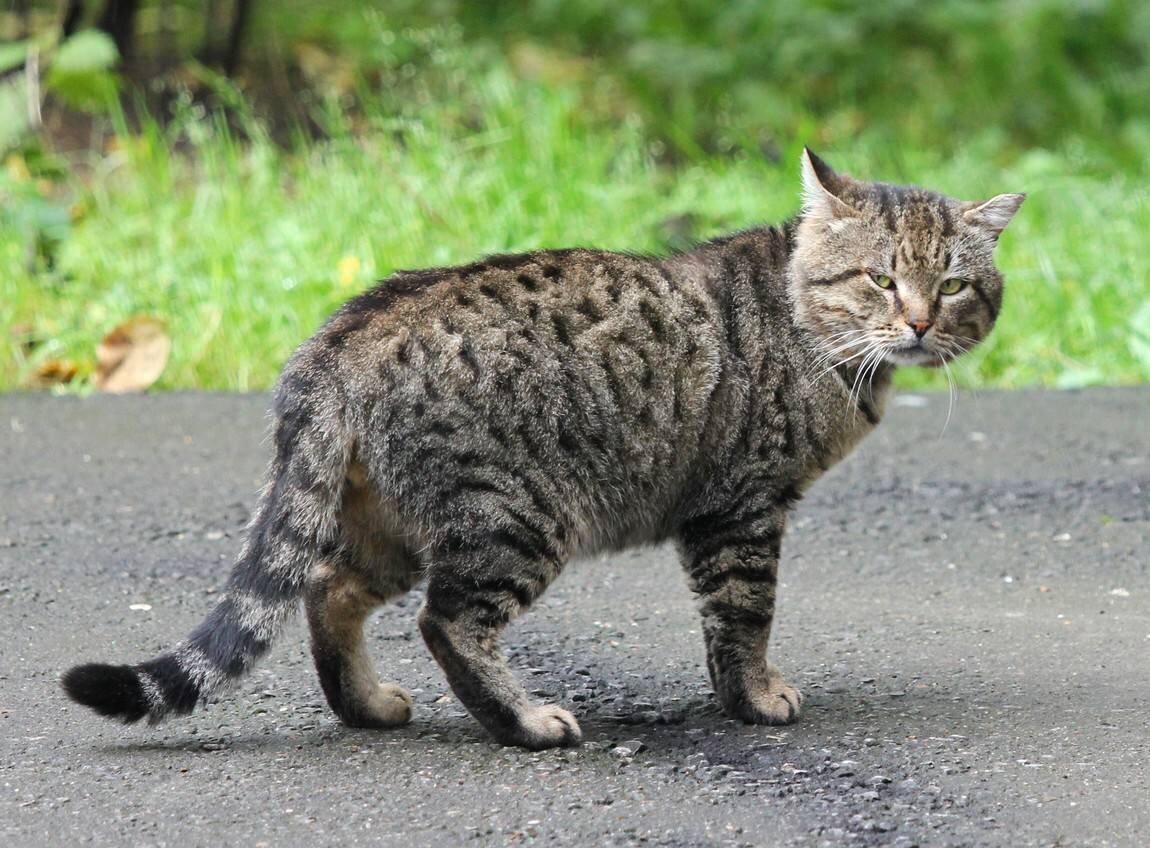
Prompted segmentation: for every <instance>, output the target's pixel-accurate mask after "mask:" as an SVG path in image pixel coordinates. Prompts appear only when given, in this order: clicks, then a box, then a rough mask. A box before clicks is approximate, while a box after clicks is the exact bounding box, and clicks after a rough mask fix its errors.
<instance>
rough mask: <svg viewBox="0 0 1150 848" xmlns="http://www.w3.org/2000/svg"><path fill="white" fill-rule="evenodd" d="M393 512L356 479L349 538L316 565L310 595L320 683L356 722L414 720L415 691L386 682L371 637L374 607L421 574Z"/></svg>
mask: <svg viewBox="0 0 1150 848" xmlns="http://www.w3.org/2000/svg"><path fill="white" fill-rule="evenodd" d="M391 518H392V517H391V516H389V514H388V513H387V512H386V511H385V510H383V509H381V507H380V505H379V503H378V502H377V501H376V500H375V498H374V497H373V496H372V495H371V493H370V492H369V491H368V490H367V489H366V488H365V487H362V486H358V487H357V486H355V485H350V486H349V489H348V492H347V494H346V495H345V497H344V503H343V509H342V511H341V514H340V525H341V530H342V533H343V536H344V544H343V546H342V547H341V549H340V550H339V552H338V553H336V554H334V555H333V556H331V557H330V558H329V559H327V560H326V561H324V562H323V563H322V564H320V565H319V566H318V567H317V568H316V569H315V570H314V572H313V574H312V577H311V579H310V580H309V582H308V586H307V589H306V591H305V594H304V601H305V606H306V608H307V619H308V626H309V628H310V630H311V650H312V657H313V659H314V660H315V666H316V671H317V672H318V673H319V679H320V684H321V686H322V687H323V691H324V695H325V696H326V697H327V702H328V704H329V705H330V706H331V708H332V710H333V711H334V712H335V713H336V715H338V716H339V717H340V719H341V720H342V721H343V723H344V724H347V725H350V726H352V727H395V726H398V725H401V724H406V723H407V722H408V721H409V720H410V719H411V712H412V701H411V695H410V694H409V693H408V692H407V690H405V689H403V688H402V687H401V686H399V685H397V684H394V683H381V682H380V680H379V676H378V675H377V673H376V670H375V665H374V663H373V662H372V659H371V656H370V654H369V653H368V650H367V642H366V640H365V639H364V625H365V623H366V622H367V618H368V616H369V615H370V614H371V612H372V611H373V610H374V609H375V608H376V607H378V606H379V605H380V604H383V603H385V602H386V601H388V600H390V599H392V598H394V597H396V596H398V595H401V594H403V593H405V592H407V590H409V589H410V588H411V587H412V586H413V585H414V584H415V582H416V581H417V580H418V579H419V567H418V564H417V562H416V560H415V558H414V557H413V556H412V555H411V552H410V551H409V550H408V549H407V547H406V545H405V544H404V543H403V542H402V540H401V537H399V536H398V535H397V533H396V525H395V522H394V520H390V519H391Z"/></svg>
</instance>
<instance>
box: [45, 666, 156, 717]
mask: <svg viewBox="0 0 1150 848" xmlns="http://www.w3.org/2000/svg"><path fill="white" fill-rule="evenodd" d="M60 684H61V685H62V686H63V687H64V691H65V692H66V693H67V695H68V697H69V698H71V699H72V700H73V701H75V702H76V703H78V704H83V705H84V706H86V707H91V708H92V709H94V710H95V711H96V712H98V713H99V714H100V715H103V716H108V717H109V718H116V719H119V720H120V721H123V722H126V723H128V724H131V723H132V722H136V721H139V720H140V719H142V718H143V717H144V716H146V715H147V714H148V710H149V708H150V705H149V703H148V698H147V695H146V694H145V693H144V687H143V686H141V685H140V675H139V672H137V671H136V669H134V668H132V667H131V666H127V665H101V664H99V663H91V664H88V665H78V666H76V667H75V668H71V669H68V671H67V672H65V674H64V676H63V678H61V680H60Z"/></svg>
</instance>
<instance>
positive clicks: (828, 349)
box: [807, 329, 870, 373]
mask: <svg viewBox="0 0 1150 848" xmlns="http://www.w3.org/2000/svg"><path fill="white" fill-rule="evenodd" d="M869 334H870V330H865V329H863V330H843V331H842V332H839V333H835V334H834V335H832V336H829V337H828V338H827V339H826V341H825V342H820V343H819V347H820V348H821V351H820V353H819V354H818V356H816V357H815V358H814V359H813V360H811V364H810V365H809V366H808V368H807V371H808V373H810V372H813V371H815V370H817V369H818V368H820V367H822V366H823V365H825V364H826V363H827V362H829V361H830V360H831V359H833V358H834V357H835V355H836V354H839V353H841V352H842V351H844V350H850V348H852V347H854V346H855V345H857V344H859V343H860V342H863V341H865V340H866V337H867V336H868V335H869ZM847 336H849V337H850V338H849V339H846V338H845V337H847ZM860 336H861V337H862V338H859V337H860Z"/></svg>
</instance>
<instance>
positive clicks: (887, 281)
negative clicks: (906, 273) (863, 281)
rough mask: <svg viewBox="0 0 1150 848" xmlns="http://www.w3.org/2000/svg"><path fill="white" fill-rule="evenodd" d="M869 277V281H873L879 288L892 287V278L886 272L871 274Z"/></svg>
mask: <svg viewBox="0 0 1150 848" xmlns="http://www.w3.org/2000/svg"><path fill="white" fill-rule="evenodd" d="M870 278H871V282H873V283H874V284H875V285H876V286H878V287H879V288H880V289H893V288H894V280H892V279H891V278H890V277H888V276H887V275H886V274H871V275H870Z"/></svg>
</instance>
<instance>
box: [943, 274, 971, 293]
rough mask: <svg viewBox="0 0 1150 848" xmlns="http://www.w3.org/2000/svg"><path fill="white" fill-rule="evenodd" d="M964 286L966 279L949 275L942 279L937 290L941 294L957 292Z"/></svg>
mask: <svg viewBox="0 0 1150 848" xmlns="http://www.w3.org/2000/svg"><path fill="white" fill-rule="evenodd" d="M964 288H966V280H964V279H962V278H961V277H951V278H950V279H947V280H943V281H942V285H941V286H939V289H938V290H939V291H940V292H942V293H943V294H958V293H959V292H960V291H962V290H963V289H964Z"/></svg>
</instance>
